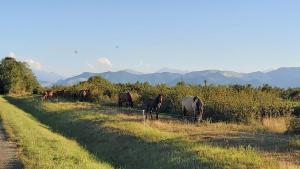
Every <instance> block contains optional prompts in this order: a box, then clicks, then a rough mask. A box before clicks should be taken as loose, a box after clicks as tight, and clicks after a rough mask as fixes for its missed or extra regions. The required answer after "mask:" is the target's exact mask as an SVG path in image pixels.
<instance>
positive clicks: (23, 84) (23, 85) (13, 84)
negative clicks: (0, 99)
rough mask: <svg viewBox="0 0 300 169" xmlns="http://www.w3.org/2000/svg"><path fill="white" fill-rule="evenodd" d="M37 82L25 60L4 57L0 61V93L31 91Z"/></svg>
mask: <svg viewBox="0 0 300 169" xmlns="http://www.w3.org/2000/svg"><path fill="white" fill-rule="evenodd" d="M37 88H39V84H38V82H37V80H36V78H35V76H34V75H33V73H32V71H31V69H29V67H28V65H27V64H26V63H25V62H19V61H16V59H14V58H10V57H6V58H4V59H2V60H1V63H0V94H17V95H21V94H25V93H32V91H33V89H37Z"/></svg>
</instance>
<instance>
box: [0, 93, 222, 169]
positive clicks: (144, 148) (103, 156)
mask: <svg viewBox="0 0 300 169" xmlns="http://www.w3.org/2000/svg"><path fill="white" fill-rule="evenodd" d="M5 99H6V100H8V101H9V102H10V103H12V104H14V105H15V106H17V107H18V108H20V109H22V110H24V111H25V112H27V113H29V114H31V115H32V116H33V117H35V118H36V119H38V120H39V121H40V122H41V123H43V124H46V125H48V126H49V127H50V128H51V129H52V130H53V131H55V132H58V133H60V134H62V135H64V136H66V137H68V138H72V139H74V140H76V141H77V142H78V143H79V144H81V145H82V146H83V147H84V148H86V149H87V150H88V151H89V152H90V153H92V154H93V155H94V156H95V157H96V158H97V159H99V160H101V161H103V160H104V161H107V162H109V163H110V164H111V165H113V166H115V167H116V168H128V169H141V168H149V169H154V168H155V169H158V168H172V169H173V168H189V169H191V168H223V166H222V164H219V163H217V162H215V161H213V160H212V159H207V158H205V157H199V156H198V155H197V154H196V152H191V151H190V150H188V149H187V148H186V147H184V145H182V144H181V143H180V140H177V139H167V140H163V141H158V142H148V141H146V140H144V139H141V138H139V137H136V136H133V135H130V134H128V133H125V132H122V131H119V130H117V129H112V128H108V127H105V126H104V125H103V122H104V121H102V120H100V121H97V122H95V121H91V120H83V119H79V118H76V116H74V114H73V113H72V111H74V110H73V109H71V110H63V111H55V112H51V111H48V110H44V109H40V108H38V107H36V106H37V105H38V104H40V103H39V102H34V101H32V100H30V99H19V98H18V99H16V98H13V97H5ZM66 146H67V145H66Z"/></svg>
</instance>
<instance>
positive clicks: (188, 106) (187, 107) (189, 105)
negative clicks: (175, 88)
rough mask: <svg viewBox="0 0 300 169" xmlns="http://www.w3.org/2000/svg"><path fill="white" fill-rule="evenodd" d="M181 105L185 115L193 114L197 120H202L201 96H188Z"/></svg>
mask: <svg viewBox="0 0 300 169" xmlns="http://www.w3.org/2000/svg"><path fill="white" fill-rule="evenodd" d="M181 105H182V113H183V116H186V115H193V116H194V120H195V121H196V122H199V121H201V120H202V115H203V102H202V100H201V99H200V98H199V97H197V96H187V97H185V98H183V99H182V101H181Z"/></svg>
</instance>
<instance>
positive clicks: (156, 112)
mask: <svg viewBox="0 0 300 169" xmlns="http://www.w3.org/2000/svg"><path fill="white" fill-rule="evenodd" d="M156 120H158V110H156Z"/></svg>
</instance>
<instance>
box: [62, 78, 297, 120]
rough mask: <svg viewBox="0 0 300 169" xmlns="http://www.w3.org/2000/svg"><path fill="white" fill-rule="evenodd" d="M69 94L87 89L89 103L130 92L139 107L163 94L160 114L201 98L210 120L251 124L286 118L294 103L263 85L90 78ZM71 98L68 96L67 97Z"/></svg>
mask: <svg viewBox="0 0 300 169" xmlns="http://www.w3.org/2000/svg"><path fill="white" fill-rule="evenodd" d="M62 88H65V89H66V90H69V91H71V92H73V93H76V92H78V91H79V90H81V89H89V90H90V91H91V95H90V96H89V97H90V99H89V100H91V101H96V102H111V103H113V102H115V103H116V102H117V94H118V93H119V92H120V91H131V93H132V95H133V97H134V101H135V103H136V104H135V105H138V106H139V107H143V103H144V101H145V100H148V99H149V98H150V97H154V96H156V95H158V94H163V96H164V99H163V105H162V110H161V111H162V112H165V113H169V114H172V115H175V116H176V115H181V114H180V113H181V100H182V98H183V97H185V96H187V95H195V96H199V97H200V98H202V100H203V101H204V103H205V106H204V107H205V114H204V116H205V117H206V118H208V119H211V120H212V121H230V122H251V121H256V120H258V119H261V118H263V117H282V116H289V115H291V114H292V113H293V112H294V107H295V105H296V104H295V103H294V102H292V101H290V100H288V99H283V93H284V92H285V91H284V90H282V89H279V88H272V87H271V86H268V85H264V86H262V87H252V86H251V85H245V86H242V85H232V86H214V85H210V86H201V85H188V84H185V83H184V82H181V83H178V84H177V85H176V86H168V85H165V84H161V85H156V86H152V85H150V84H149V83H140V82H136V83H135V84H112V83H110V82H109V81H107V80H105V79H103V78H101V77H99V76H98V77H92V78H90V79H89V80H88V81H85V82H81V83H79V84H77V85H74V86H71V87H68V88H66V87H62ZM71 95H72V94H71Z"/></svg>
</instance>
